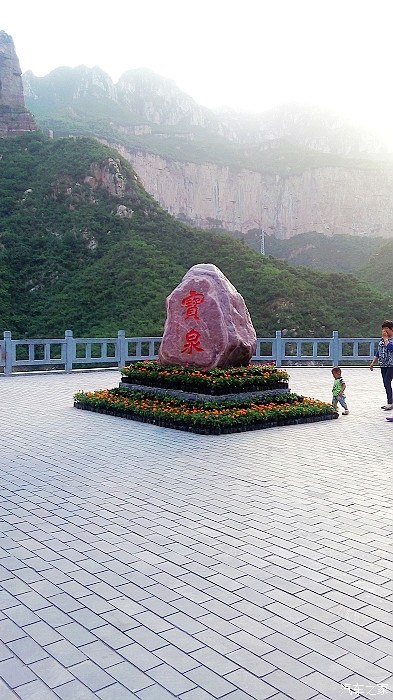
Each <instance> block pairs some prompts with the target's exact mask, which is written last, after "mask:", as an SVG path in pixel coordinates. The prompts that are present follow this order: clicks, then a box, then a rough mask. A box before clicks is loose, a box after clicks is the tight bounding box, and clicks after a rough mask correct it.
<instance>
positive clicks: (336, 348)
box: [332, 331, 340, 367]
mask: <svg viewBox="0 0 393 700" xmlns="http://www.w3.org/2000/svg"><path fill="white" fill-rule="evenodd" d="M339 355H340V343H339V340H338V331H333V341H332V360H333V367H337V365H338V364H339Z"/></svg>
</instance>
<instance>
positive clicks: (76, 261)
mask: <svg viewBox="0 0 393 700" xmlns="http://www.w3.org/2000/svg"><path fill="white" fill-rule="evenodd" d="M0 161H1V169H0V222H1V223H0V326H1V327H2V328H3V329H10V330H11V331H12V332H13V333H14V334H15V335H19V336H22V337H26V336H35V337H45V336H52V337H53V336H54V337H57V336H59V335H63V332H64V330H65V329H66V328H71V329H73V331H74V332H75V334H76V335H81V336H83V335H90V336H94V335H97V336H111V335H113V334H115V333H116V332H117V330H118V329H119V328H124V329H125V330H126V332H127V333H129V334H132V335H161V333H162V329H163V323H164V319H165V297H166V296H167V295H168V294H169V293H170V291H171V290H172V289H173V288H174V287H175V286H176V285H177V284H178V282H179V281H180V279H181V278H182V276H183V275H184V273H185V272H186V270H187V269H189V267H191V266H192V265H194V264H197V263H202V262H209V263H214V264H216V265H217V266H218V267H220V268H221V269H222V271H223V272H224V274H225V275H227V277H228V278H229V279H230V280H231V281H232V283H233V284H234V285H235V286H236V287H237V288H238V290H239V292H240V293H241V294H242V295H243V296H244V298H245V300H246V303H247V305H248V308H249V310H250V313H251V316H252V318H253V321H254V325H255V327H256V330H257V333H258V334H259V335H262V336H263V335H271V334H272V333H273V332H274V331H275V330H276V329H278V328H281V329H284V330H285V332H286V333H287V334H294V335H298V336H304V335H309V334H312V335H317V336H318V335H325V334H327V335H330V333H331V331H332V330H333V329H337V330H339V332H340V333H341V334H347V335H362V334H364V335H366V336H367V335H370V334H371V335H372V334H374V333H375V332H376V326H378V323H379V319H380V317H383V316H385V315H388V316H389V310H390V308H391V303H392V301H391V296H387V295H384V294H381V293H379V292H376V291H375V290H373V289H372V288H371V287H370V286H369V285H367V284H366V283H364V282H359V281H358V280H356V279H355V278H353V277H351V276H350V275H344V274H340V275H337V274H324V273H321V272H317V271H313V270H308V269H306V268H294V267H291V266H290V265H288V264H287V263H286V262H282V261H278V260H274V259H273V258H263V257H262V256H261V255H260V254H258V253H257V252H255V251H253V250H252V249H251V248H249V247H248V246H246V245H245V243H244V242H243V241H242V242H240V241H236V240H234V239H233V238H232V237H231V236H229V235H226V234H216V233H214V232H211V231H199V230H196V229H194V228H191V227H189V226H187V225H185V224H183V223H181V222H179V221H177V220H175V219H174V218H172V217H171V216H170V215H168V214H167V213H166V212H164V211H163V210H162V209H161V208H160V206H159V205H158V204H157V203H156V202H155V201H154V200H153V199H152V198H151V197H150V196H149V195H148V194H147V193H146V192H145V190H144V189H143V187H142V184H141V182H140V179H139V178H138V177H137V175H136V174H135V172H134V171H133V170H132V168H131V166H130V165H129V163H127V162H126V161H125V160H123V159H122V158H119V156H118V154H117V153H116V152H114V151H112V150H110V149H108V148H107V147H106V146H104V145H102V144H100V143H99V142H98V141H96V140H94V139H89V138H64V139H49V138H46V137H45V136H44V135H42V134H40V133H38V132H37V133H32V134H26V135H24V136H20V137H18V138H15V139H0ZM376 309H377V310H378V314H377V316H378V318H377V319H376Z"/></svg>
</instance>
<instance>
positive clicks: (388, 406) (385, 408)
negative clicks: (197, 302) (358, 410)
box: [381, 403, 393, 411]
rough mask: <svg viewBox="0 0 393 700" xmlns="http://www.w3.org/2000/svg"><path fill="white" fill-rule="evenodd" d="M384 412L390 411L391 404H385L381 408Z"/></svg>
mask: <svg viewBox="0 0 393 700" xmlns="http://www.w3.org/2000/svg"><path fill="white" fill-rule="evenodd" d="M381 408H382V409H383V410H384V411H391V410H392V408H393V403H387V404H386V405H385V406H381Z"/></svg>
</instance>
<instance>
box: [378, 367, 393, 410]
mask: <svg viewBox="0 0 393 700" xmlns="http://www.w3.org/2000/svg"><path fill="white" fill-rule="evenodd" d="M381 374H382V381H383V385H384V387H385V391H386V398H387V400H388V403H393V394H392V379H393V367H381Z"/></svg>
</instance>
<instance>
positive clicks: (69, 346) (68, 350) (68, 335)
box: [64, 331, 74, 372]
mask: <svg viewBox="0 0 393 700" xmlns="http://www.w3.org/2000/svg"><path fill="white" fill-rule="evenodd" d="M64 338H65V341H66V343H65V364H64V369H65V371H66V372H72V362H73V359H74V338H73V333H72V331H66V332H65V333H64Z"/></svg>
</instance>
